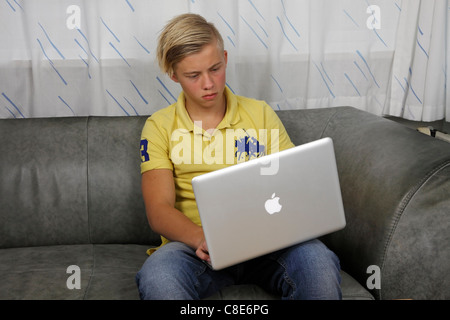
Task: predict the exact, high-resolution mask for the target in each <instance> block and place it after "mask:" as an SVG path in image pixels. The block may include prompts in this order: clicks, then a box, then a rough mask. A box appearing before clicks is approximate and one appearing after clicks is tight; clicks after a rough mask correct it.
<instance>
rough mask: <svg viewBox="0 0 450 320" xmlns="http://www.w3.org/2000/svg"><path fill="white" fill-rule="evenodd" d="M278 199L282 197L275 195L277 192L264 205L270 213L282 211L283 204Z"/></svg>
mask: <svg viewBox="0 0 450 320" xmlns="http://www.w3.org/2000/svg"><path fill="white" fill-rule="evenodd" d="M278 201H280V197H275V193H274V194H272V197H271V198H270V199H269V200H267V201H266V203H265V204H264V207H265V209H266V211H267V213H268V214H274V213H278V212H280V211H281V207H282V205H281V204H280V203H279V202H278Z"/></svg>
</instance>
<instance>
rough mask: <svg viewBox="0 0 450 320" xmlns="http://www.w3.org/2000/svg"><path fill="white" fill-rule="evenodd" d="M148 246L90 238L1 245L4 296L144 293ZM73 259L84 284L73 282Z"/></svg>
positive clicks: (99, 296) (131, 295)
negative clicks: (139, 276) (140, 277)
mask: <svg viewBox="0 0 450 320" xmlns="http://www.w3.org/2000/svg"><path fill="white" fill-rule="evenodd" d="M147 248H148V246H146V245H132V244H127V245H121V244H117V245H114V244H113V245H92V244H84V245H60V246H44V247H25V248H11V249H1V250H0V283H1V286H0V300H3V299H8V300H14V299H25V300H33V299H39V300H45V299H58V300H60V299H67V300H79V299H120V300H126V299H139V294H138V291H137V287H136V283H135V280H134V277H135V275H136V273H137V271H138V270H139V269H140V267H141V266H142V264H143V263H144V261H145V259H146V258H147V254H146V252H145V251H146V250H147ZM72 265H76V266H78V267H79V268H80V289H76V288H75V289H69V288H68V286H67V281H68V279H69V277H71V276H75V273H73V272H69V273H67V271H68V267H69V266H72ZM69 280H71V279H69ZM69 283H72V281H69Z"/></svg>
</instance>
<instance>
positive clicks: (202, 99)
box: [172, 42, 227, 109]
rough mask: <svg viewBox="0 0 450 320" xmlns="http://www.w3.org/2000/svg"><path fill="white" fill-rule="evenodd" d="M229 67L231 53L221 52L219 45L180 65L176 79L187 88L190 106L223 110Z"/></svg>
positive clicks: (207, 47)
mask: <svg viewBox="0 0 450 320" xmlns="http://www.w3.org/2000/svg"><path fill="white" fill-rule="evenodd" d="M226 66H227V52H226V51H221V50H220V49H219V48H218V46H217V44H216V43H215V42H214V43H212V44H208V45H205V46H204V47H203V48H202V50H201V51H200V52H198V53H194V54H192V55H189V56H187V57H185V58H184V59H183V60H181V61H180V62H179V63H177V64H176V66H175V70H174V74H173V76H172V80H174V81H175V82H178V83H180V85H181V87H182V88H183V91H184V94H185V97H186V106H188V107H190V108H207V109H211V108H214V107H217V108H220V107H223V101H224V98H223V95H224V89H225V81H226Z"/></svg>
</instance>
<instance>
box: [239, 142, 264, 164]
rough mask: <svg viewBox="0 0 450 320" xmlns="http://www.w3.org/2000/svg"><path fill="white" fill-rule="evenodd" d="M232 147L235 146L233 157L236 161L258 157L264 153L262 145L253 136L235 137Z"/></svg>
mask: <svg viewBox="0 0 450 320" xmlns="http://www.w3.org/2000/svg"><path fill="white" fill-rule="evenodd" d="M234 147H235V148H236V152H235V153H234V157H235V158H236V159H237V161H238V162H239V161H244V160H245V161H246V160H251V159H255V158H259V157H261V156H263V155H264V154H265V147H264V145H261V144H260V143H259V141H258V140H257V139H256V138H255V137H249V136H245V137H242V138H240V139H236V140H235V142H234Z"/></svg>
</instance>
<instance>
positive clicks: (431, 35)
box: [0, 0, 450, 121]
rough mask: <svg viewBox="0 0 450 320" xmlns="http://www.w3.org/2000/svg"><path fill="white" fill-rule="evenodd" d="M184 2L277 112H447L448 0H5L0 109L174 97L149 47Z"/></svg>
mask: <svg viewBox="0 0 450 320" xmlns="http://www.w3.org/2000/svg"><path fill="white" fill-rule="evenodd" d="M185 12H195V13H200V14H202V15H203V16H204V17H205V18H206V19H207V20H209V21H211V22H213V23H214V24H215V25H216V26H217V28H218V29H219V31H220V32H221V33H222V35H223V38H224V40H225V46H226V50H228V52H229V64H228V75H227V76H228V77H227V85H228V86H229V87H230V88H231V90H233V91H234V92H235V93H236V94H239V95H245V96H250V97H254V98H257V99H262V100H266V101H267V102H268V103H269V104H270V105H271V106H272V107H273V108H274V109H276V110H278V109H303V108H322V107H336V106H344V105H345V106H354V107H356V108H359V109H362V110H367V111H369V112H371V113H374V114H377V115H394V116H398V117H403V118H407V119H411V120H423V121H434V120H441V119H444V118H446V119H447V121H448V119H449V115H450V102H449V99H448V98H447V97H448V96H449V95H448V94H447V93H450V91H449V89H448V88H447V75H448V71H449V65H450V64H449V62H450V59H449V58H448V55H447V49H448V46H449V41H448V35H449V33H448V32H449V31H450V27H449V26H448V24H447V21H448V17H449V16H450V8H449V2H448V0H372V1H371V0H314V1H313V0H226V1H224V0H221V1H219V0H164V1H161V0H84V1H83V0H58V1H57V0H39V1H37V0H0V44H1V46H0V94H1V95H0V118H12V117H16V118H29V117H64V116H85V115H101V116H121V115H129V116H133V115H149V114H151V113H153V112H154V111H156V110H158V109H161V108H163V107H165V106H167V105H168V104H171V103H173V102H175V100H176V98H177V96H178V94H179V92H180V88H179V86H178V85H177V84H175V83H173V82H172V81H171V80H170V79H169V78H168V77H167V76H165V75H163V74H161V72H160V71H159V69H158V67H157V64H156V62H155V48H156V42H157V37H158V34H159V32H160V30H161V29H162V27H163V26H164V24H165V23H166V22H167V21H168V20H169V19H171V18H172V17H173V16H175V15H177V14H180V13H185Z"/></svg>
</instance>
